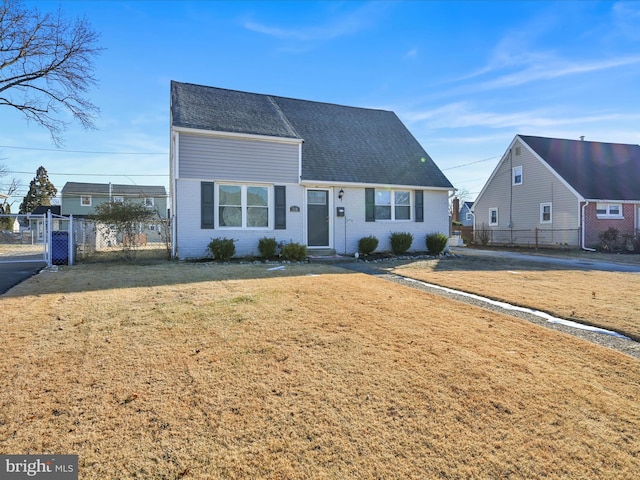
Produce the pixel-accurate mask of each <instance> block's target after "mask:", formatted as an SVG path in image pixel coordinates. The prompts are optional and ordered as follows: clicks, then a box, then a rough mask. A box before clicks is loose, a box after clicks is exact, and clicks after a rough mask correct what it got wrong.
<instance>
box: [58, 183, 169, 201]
mask: <svg viewBox="0 0 640 480" xmlns="http://www.w3.org/2000/svg"><path fill="white" fill-rule="evenodd" d="M111 194H112V195H116V196H120V195H121V196H126V197H156V198H158V197H166V196H167V190H166V189H165V188H164V187H163V186H161V185H118V184H116V183H113V184H111ZM62 195H105V196H106V195H109V184H108V183H80V182H67V183H65V184H64V187H62Z"/></svg>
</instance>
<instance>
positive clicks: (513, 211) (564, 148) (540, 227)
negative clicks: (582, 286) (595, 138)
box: [473, 135, 640, 248]
mask: <svg viewBox="0 0 640 480" xmlns="http://www.w3.org/2000/svg"><path fill="white" fill-rule="evenodd" d="M639 185H640V146H639V145H627V144H619V143H603V142H590V141H584V140H564V139H558V138H545V137H533V136H526V135H516V136H515V138H514V139H513V141H512V142H511V145H509V148H508V149H507V151H506V152H505V154H504V156H503V157H502V159H501V160H500V162H499V163H498V165H497V167H496V168H495V170H494V171H493V173H492V174H491V176H490V178H489V180H488V181H487V183H486V184H485V186H484V187H483V189H482V191H481V192H480V194H479V195H478V197H477V198H476V201H475V204H474V206H473V210H474V214H475V225H474V230H475V232H476V236H477V235H478V232H479V230H486V229H488V230H489V232H490V233H491V235H492V240H493V241H494V242H496V243H504V242H508V241H509V240H510V239H512V238H513V239H515V242H514V243H525V242H523V241H522V239H526V238H529V240H528V241H527V243H531V239H532V237H531V236H527V234H526V232H527V231H529V232H535V235H536V237H535V238H536V240H537V242H538V243H539V244H543V245H544V244H547V245H556V244H562V245H570V246H581V247H586V248H591V247H594V246H596V245H598V244H599V243H600V240H599V235H600V233H601V232H604V231H606V230H607V229H608V228H610V227H613V228H615V229H617V230H618V231H619V233H620V236H621V237H622V236H625V235H633V234H634V233H635V232H636V231H637V230H638V225H639V224H640V213H639V206H640V188H639ZM518 239H520V240H518Z"/></svg>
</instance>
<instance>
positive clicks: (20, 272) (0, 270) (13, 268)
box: [0, 261, 47, 295]
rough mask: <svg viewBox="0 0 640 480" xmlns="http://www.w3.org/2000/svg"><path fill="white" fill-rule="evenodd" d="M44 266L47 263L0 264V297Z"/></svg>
mask: <svg viewBox="0 0 640 480" xmlns="http://www.w3.org/2000/svg"><path fill="white" fill-rule="evenodd" d="M46 266H47V263H46V262H43V261H33V262H14V263H1V262H0V295H2V294H3V293H6V292H7V291H8V290H9V289H10V288H12V287H14V286H16V285H17V284H19V283H20V282H23V281H25V280H26V279H27V278H29V277H31V276H33V275H35V274H36V273H38V272H39V271H40V270H42V269H43V268H44V267H46Z"/></svg>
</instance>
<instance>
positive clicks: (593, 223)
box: [580, 202, 635, 248]
mask: <svg viewBox="0 0 640 480" xmlns="http://www.w3.org/2000/svg"><path fill="white" fill-rule="evenodd" d="M582 205H584V203H583V204H582ZM582 205H581V206H580V207H581V208H582ZM584 214H585V221H584V223H585V226H586V230H585V242H584V243H585V246H586V247H590V248H593V247H596V246H598V245H600V238H599V235H600V233H602V232H604V231H606V230H608V229H609V228H610V227H613V228H615V229H617V230H618V233H619V238H620V242H622V241H623V235H633V234H634V233H635V232H634V226H635V222H634V215H635V205H633V204H622V218H598V217H597V215H596V204H595V203H594V202H591V203H589V205H587V208H586V209H585V212H584ZM621 246H622V243H621Z"/></svg>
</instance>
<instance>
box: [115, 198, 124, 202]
mask: <svg viewBox="0 0 640 480" xmlns="http://www.w3.org/2000/svg"><path fill="white" fill-rule="evenodd" d="M113 201H114V202H115V203H124V197H113Z"/></svg>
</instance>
